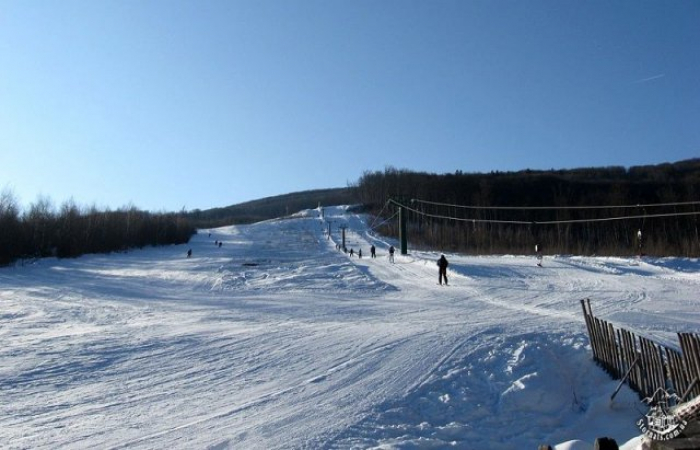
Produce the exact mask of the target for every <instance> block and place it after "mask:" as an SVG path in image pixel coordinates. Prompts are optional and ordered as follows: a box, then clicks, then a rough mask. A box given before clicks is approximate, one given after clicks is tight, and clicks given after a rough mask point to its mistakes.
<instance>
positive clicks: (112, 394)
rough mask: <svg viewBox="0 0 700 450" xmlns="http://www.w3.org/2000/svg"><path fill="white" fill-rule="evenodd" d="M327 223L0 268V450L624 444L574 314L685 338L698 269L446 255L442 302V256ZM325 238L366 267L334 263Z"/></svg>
mask: <svg viewBox="0 0 700 450" xmlns="http://www.w3.org/2000/svg"><path fill="white" fill-rule="evenodd" d="M324 212H325V219H326V220H330V221H331V227H332V230H333V234H332V238H331V239H328V238H327V236H325V235H324V231H325V230H327V224H326V222H324V221H323V219H322V218H321V217H320V216H319V212H318V211H316V210H312V211H304V212H302V213H299V214H297V215H295V216H294V217H292V218H287V219H282V220H273V221H267V222H262V223H258V224H254V225H248V226H236V227H227V228H221V229H216V230H211V235H209V232H208V230H203V231H200V233H199V234H198V235H197V236H195V237H194V238H193V240H192V242H191V243H190V244H189V245H186V246H173V247H167V248H157V249H144V250H139V251H133V252H129V253H126V254H113V255H101V256H86V257H82V258H78V259H74V260H54V259H46V260H42V261H40V262H38V263H37V264H34V265H30V266H24V267H12V268H4V269H0V342H1V343H2V346H0V447H2V448H12V449H15V448H17V449H29V448H31V449H55V448H68V449H83V448H101V449H117V448H135V449H141V448H143V449H147V448H148V449H150V448H157V449H160V448H167V449H228V448H231V449H234V448H235V449H238V448H246V449H289V448H328V449H346V448H445V447H449V448H460V449H469V448H480V449H482V448H483V449H486V448H488V449H519V448H537V445H539V444H543V443H550V444H556V443H557V442H565V441H571V440H575V439H580V440H584V441H588V442H589V443H591V442H593V440H594V439H595V438H596V437H599V436H612V437H614V438H616V439H617V440H618V442H624V441H626V440H627V439H630V438H633V437H634V436H636V435H638V434H639V430H638V429H637V428H636V426H635V421H636V419H637V418H638V416H639V414H640V412H642V411H643V405H641V404H640V403H639V402H638V401H637V399H636V397H635V396H634V395H633V394H632V393H631V392H629V391H627V390H624V389H623V391H622V393H621V394H619V395H618V397H617V398H616V400H615V402H614V403H613V404H610V402H609V400H608V399H609V396H610V394H611V393H612V392H613V390H614V389H615V386H616V382H614V381H612V380H610V379H608V377H607V376H606V375H605V374H604V373H603V372H602V371H601V370H599V369H598V368H597V367H596V366H595V365H594V364H593V363H592V362H591V358H590V349H589V348H588V339H587V336H586V333H585V325H584V322H583V318H582V314H581V307H580V303H579V301H580V299H582V298H586V297H588V298H590V299H591V302H592V305H593V309H594V312H595V313H596V314H597V315H599V316H601V317H604V318H606V319H608V320H611V321H613V322H615V323H617V324H620V325H622V326H624V327H626V328H629V329H633V330H636V331H639V332H640V333H642V334H643V335H646V336H651V337H653V338H655V339H657V340H661V341H664V342H667V343H670V344H672V345H674V344H675V334H674V333H676V332H678V331H692V332H697V331H698V328H699V327H698V325H699V324H700V308H698V307H697V292H698V288H700V274H699V272H698V270H699V269H700V264H698V262H697V261H695V260H693V261H689V260H679V259H664V260H647V261H643V262H641V263H637V262H636V261H633V260H627V259H622V258H594V257H585V258H584V257H545V261H544V267H543V268H539V267H537V266H536V265H535V260H534V258H533V257H524V256H488V257H486V256H484V257H478V256H476V257H475V256H469V257H467V256H458V255H451V254H447V257H448V259H449V261H450V267H449V269H448V276H449V277H450V286H447V287H446V286H440V285H438V283H437V276H438V274H437V266H436V264H435V261H436V260H437V258H438V257H439V254H433V253H422V252H411V254H410V255H407V256H402V255H397V256H396V261H395V263H393V264H392V263H390V262H389V261H388V258H387V249H388V247H389V245H391V244H392V243H393V242H390V241H388V240H386V239H383V238H382V237H380V236H376V235H374V234H372V233H371V232H370V231H369V229H368V226H367V223H366V221H365V220H364V219H363V217H360V216H356V215H353V214H348V213H346V209H345V208H326V209H325V211H324ZM340 225H347V226H348V227H349V228H348V230H347V236H346V237H347V246H348V248H353V250H354V251H355V252H357V251H358V250H359V249H362V252H363V256H364V257H363V258H362V259H359V258H357V257H353V258H350V257H349V256H348V255H346V254H344V253H342V252H340V251H338V250H337V249H336V244H337V243H339V239H340V236H339V230H338V227H339V226H340ZM215 241H220V242H222V243H223V244H222V246H221V247H219V246H217V245H215ZM371 244H374V245H375V246H376V247H377V258H376V259H372V258H369V247H370V245H371ZM393 244H394V245H395V243H393ZM188 248H191V249H192V251H193V255H192V257H191V258H187V257H186V251H187V249H188ZM581 445H582V444H581V443H575V442H569V443H567V444H562V445H561V446H560V448H581ZM632 446H633V445H632V443H630V444H629V445H628V447H629V448H631V447H632Z"/></svg>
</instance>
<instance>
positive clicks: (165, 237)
mask: <svg viewBox="0 0 700 450" xmlns="http://www.w3.org/2000/svg"><path fill="white" fill-rule="evenodd" d="M195 233H196V229H195V228H194V226H193V225H192V222H191V221H190V220H189V219H188V218H187V217H185V215H184V214H183V213H151V212H147V211H141V210H139V209H137V208H135V207H126V208H122V209H118V210H116V211H110V210H106V211H100V210H98V209H97V208H96V207H94V206H93V207H88V208H81V207H79V206H78V205H76V204H75V203H74V202H73V201H68V202H65V203H63V204H62V205H61V206H60V207H59V208H58V209H56V208H55V207H54V206H53V204H52V202H51V201H50V200H48V199H45V198H41V199H39V200H37V201H36V202H35V203H33V204H32V205H31V206H30V207H29V208H28V209H26V210H25V211H22V210H21V208H19V206H18V203H17V201H16V200H15V198H14V196H13V195H12V194H11V193H9V192H7V191H5V192H3V193H2V194H0V265H7V264H10V263H12V262H14V261H17V260H20V259H26V258H38V257H45V256H57V257H59V258H69V257H76V256H79V255H83V254H87V253H109V252H114V251H123V250H127V249H131V248H142V247H145V246H155V245H167V244H182V243H185V242H188V241H189V239H190V237H191V236H192V235H193V234H195Z"/></svg>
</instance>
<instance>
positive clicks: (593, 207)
mask: <svg viewBox="0 0 700 450" xmlns="http://www.w3.org/2000/svg"><path fill="white" fill-rule="evenodd" d="M411 203H425V204H427V205H434V206H445V207H449V208H461V209H492V210H557V209H625V208H653V207H664V206H691V205H700V201H692V202H672V203H648V204H634V205H597V206H478V205H457V204H452V203H441V202H434V201H430V200H421V199H415V198H414V199H411Z"/></svg>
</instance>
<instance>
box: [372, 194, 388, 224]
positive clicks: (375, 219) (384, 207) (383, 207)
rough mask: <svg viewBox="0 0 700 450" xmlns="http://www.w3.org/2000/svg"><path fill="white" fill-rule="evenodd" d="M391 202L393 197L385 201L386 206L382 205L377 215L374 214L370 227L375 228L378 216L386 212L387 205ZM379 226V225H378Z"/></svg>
mask: <svg viewBox="0 0 700 450" xmlns="http://www.w3.org/2000/svg"><path fill="white" fill-rule="evenodd" d="M390 202H391V199H389V200H387V201H386V202H385V203H384V206H382V210H381V211H379V214H377V215H376V216H374V220H373V221H372V225H370V226H369V228H370V229H374V223H375V222H376V221H377V218H378V217H381V215H382V213H383V212H384V210H385V209H386V207H387V205H388V204H389V203H390ZM392 217H393V216H392ZM377 226H379V225H377Z"/></svg>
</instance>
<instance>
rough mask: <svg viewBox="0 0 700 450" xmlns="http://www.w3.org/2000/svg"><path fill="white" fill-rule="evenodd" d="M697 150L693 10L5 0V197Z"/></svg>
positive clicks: (236, 185) (697, 20)
mask: <svg viewBox="0 0 700 450" xmlns="http://www.w3.org/2000/svg"><path fill="white" fill-rule="evenodd" d="M693 157H700V1H695V0H692V1H684V0H679V1H666V0H661V1H644V0H642V1H639V0H629V1H608V0H606V1H573V0H571V1H570V0H551V1H542V0H528V1H520V0H518V1H510V0H508V1H506V0H489V1H481V0H454V1H451V0H423V1H415V0H396V1H393V0H352V1H350V0H346V1H338V0H251V1H247V0H246V1H243V0H196V1H195V0H191V1H181V0H146V1H142V0H99V1H94V0H81V1H75V0H61V1H56V0H31V1H25V0H0V190H3V189H5V190H6V189H10V190H12V191H13V192H14V194H15V196H16V197H18V199H19V200H20V201H21V202H22V204H24V205H27V204H29V203H32V202H34V201H36V200H37V199H38V198H39V196H45V197H46V196H48V197H50V198H51V199H52V200H53V201H54V203H56V204H60V203H62V202H64V201H66V200H68V199H70V198H73V199H74V201H75V202H77V203H78V204H80V205H92V204H95V205H97V206H98V207H109V208H112V209H114V208H118V207H122V206H125V205H127V204H133V205H135V206H137V207H139V208H143V209H149V210H155V211H163V210H164V211H175V210H180V209H182V208H183V207H184V208H185V209H187V210H191V209H195V208H200V209H206V208H210V207H218V206H227V205H231V204H235V203H239V202H243V201H247V200H253V199H258V198H262V197H267V196H271V195H278V194H285V193H289V192H295V191H301V190H307V189H317V188H329V187H341V186H346V185H347V183H348V182H353V181H356V180H357V179H358V178H359V177H360V176H361V175H362V172H363V171H365V170H383V169H384V168H385V167H387V166H393V167H396V168H400V169H410V170H416V171H427V172H435V173H444V172H454V171H456V170H461V171H464V172H490V171H492V170H500V171H510V170H522V169H527V168H530V169H566V168H575V167H596V166H612V165H616V166H626V167H629V166H634V165H643V164H657V163H662V162H674V161H678V160H682V159H688V158H693Z"/></svg>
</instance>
